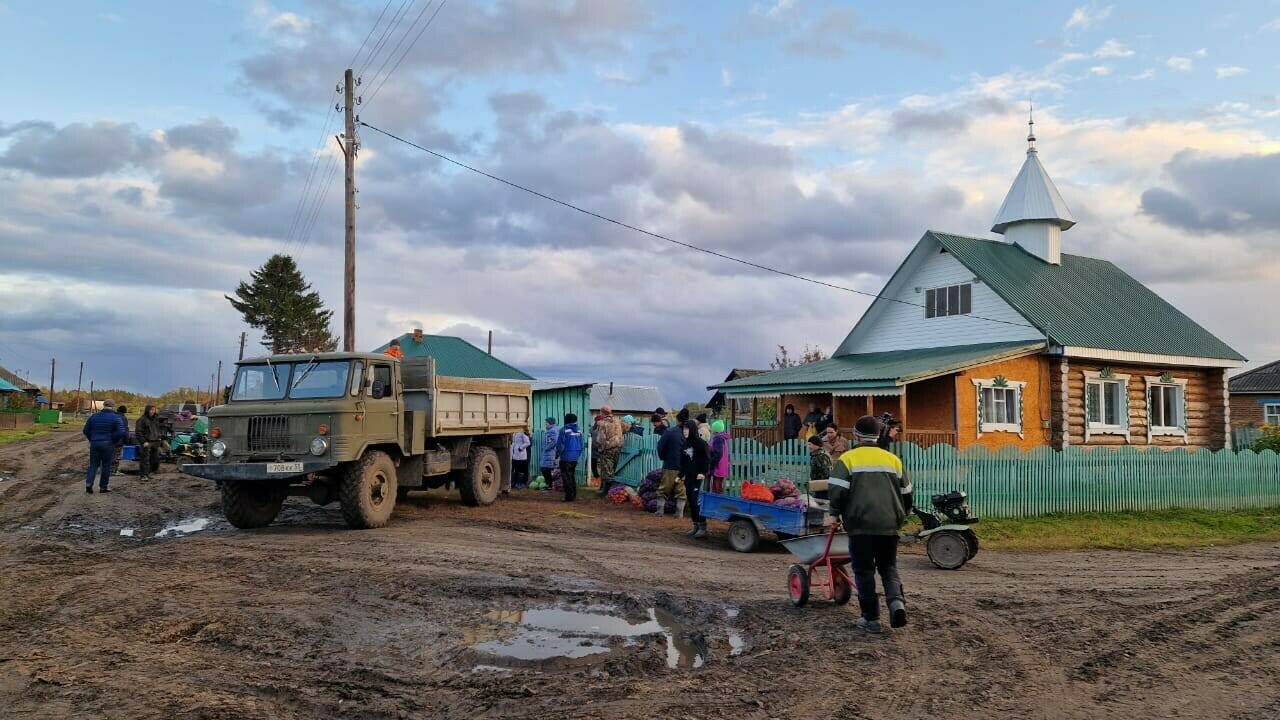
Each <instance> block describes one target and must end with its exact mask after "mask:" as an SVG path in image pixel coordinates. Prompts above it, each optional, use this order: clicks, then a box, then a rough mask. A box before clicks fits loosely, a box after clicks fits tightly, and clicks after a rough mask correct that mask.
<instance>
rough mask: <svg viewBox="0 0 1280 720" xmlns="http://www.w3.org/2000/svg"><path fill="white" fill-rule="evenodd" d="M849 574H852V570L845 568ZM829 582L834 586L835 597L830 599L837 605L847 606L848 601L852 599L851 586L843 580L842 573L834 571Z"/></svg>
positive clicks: (837, 570)
mask: <svg viewBox="0 0 1280 720" xmlns="http://www.w3.org/2000/svg"><path fill="white" fill-rule="evenodd" d="M847 569H848V571H849V572H853V569H852V568H847ZM831 582H832V583H833V584H834V585H835V597H833V598H831V600H832V601H833V602H835V604H837V605H848V604H849V600H851V599H852V598H853V585H852V584H851V583H850V582H849V581H848V580H846V579H845V576H844V573H842V572H840V571H839V568H837V569H836V572H834V573H832V576H831Z"/></svg>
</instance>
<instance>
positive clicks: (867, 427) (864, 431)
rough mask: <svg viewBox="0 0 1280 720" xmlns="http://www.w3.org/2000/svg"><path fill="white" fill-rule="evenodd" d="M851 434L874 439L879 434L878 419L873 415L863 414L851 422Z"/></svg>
mask: <svg viewBox="0 0 1280 720" xmlns="http://www.w3.org/2000/svg"><path fill="white" fill-rule="evenodd" d="M853 434H854V435H857V436H858V437H859V438H865V439H867V440H874V439H876V438H877V437H879V436H880V421H879V420H878V419H876V417H875V416H874V415H863V416H862V417H860V418H858V422H856V423H854V424H853Z"/></svg>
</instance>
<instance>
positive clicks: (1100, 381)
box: [1081, 370, 1131, 442]
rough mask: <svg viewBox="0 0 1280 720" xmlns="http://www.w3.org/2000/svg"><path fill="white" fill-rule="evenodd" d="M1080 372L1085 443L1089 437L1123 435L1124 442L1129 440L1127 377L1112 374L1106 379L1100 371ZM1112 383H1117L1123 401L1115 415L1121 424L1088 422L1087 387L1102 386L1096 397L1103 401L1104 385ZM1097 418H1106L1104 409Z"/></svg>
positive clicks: (1104, 395)
mask: <svg viewBox="0 0 1280 720" xmlns="http://www.w3.org/2000/svg"><path fill="white" fill-rule="evenodd" d="M1082 372H1083V373H1084V396H1083V398H1082V400H1081V402H1082V403H1083V404H1084V407H1083V408H1081V409H1082V410H1084V440H1085V442H1088V441H1089V436H1090V435H1123V436H1124V439H1125V442H1128V441H1129V440H1130V439H1131V438H1130V432H1129V426H1130V422H1129V376H1128V375H1124V374H1121V373H1112V374H1111V375H1109V376H1107V377H1103V376H1102V371H1100V370H1084V371H1082ZM1112 382H1114V383H1119V384H1120V387H1121V392H1120V397H1121V398H1123V399H1124V407H1123V408H1122V409H1121V411H1119V412H1117V415H1118V416H1119V417H1120V418H1121V419H1122V421H1123V422H1122V423H1121V424H1119V425H1109V424H1107V423H1106V422H1093V421H1091V420H1089V386H1090V385H1101V386H1103V390H1102V391H1101V392H1099V393H1098V397H1099V398H1103V399H1105V397H1106V391H1105V387H1106V383H1112ZM1099 417H1106V412H1105V409H1104V411H1103V412H1101V413H1099Z"/></svg>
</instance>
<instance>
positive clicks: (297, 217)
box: [285, 104, 337, 252]
mask: <svg viewBox="0 0 1280 720" xmlns="http://www.w3.org/2000/svg"><path fill="white" fill-rule="evenodd" d="M325 108H326V110H325V111H326V113H328V105H327V104H326V106H325ZM335 117H337V113H336V112H334V113H332V114H328V115H327V117H326V118H325V123H324V127H323V128H321V130H320V141H319V142H318V143H317V144H316V149H315V151H314V152H313V153H312V154H311V165H310V167H309V168H308V170H307V179H306V181H305V182H304V183H303V185H302V193H301V194H300V195H299V196H298V207H297V208H296V209H294V211H293V221H292V222H291V223H290V224H289V233H288V234H287V235H286V236H285V252H288V251H289V248H290V246H291V245H294V244H295V243H296V242H297V240H298V235H297V234H296V233H297V231H298V230H299V225H298V223H299V222H300V221H302V219H303V218H304V217H306V208H307V207H309V206H310V204H311V201H310V200H308V196H309V194H310V192H311V187H312V183H313V182H314V181H315V176H316V167H317V166H318V165H319V163H320V154H321V152H322V151H323V150H324V146H325V143H327V142H328V140H329V130H330V127H331V126H332V125H333V119H334V118H335ZM303 227H305V223H304V225H303Z"/></svg>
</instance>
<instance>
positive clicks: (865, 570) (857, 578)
mask: <svg viewBox="0 0 1280 720" xmlns="http://www.w3.org/2000/svg"><path fill="white" fill-rule="evenodd" d="M853 434H854V437H855V438H856V439H857V441H858V444H857V446H856V447H854V448H853V449H852V450H849V451H848V452H846V453H844V454H843V455H841V456H840V458H839V459H838V460H837V461H836V462H835V463H834V467H833V468H832V469H831V480H830V486H829V487H830V493H831V512H832V513H833V514H838V515H839V516H840V518H841V520H842V521H843V523H844V529H845V532H847V533H849V557H850V559H851V561H852V563H853V579H854V582H855V584H856V585H857V587H858V605H859V606H860V608H861V609H862V616H861V617H859V618H858V622H857V627H858V628H859V629H860V630H865V631H866V632H873V633H878V632H881V631H882V628H881V627H880V604H879V602H877V598H876V573H877V572H879V573H880V581H881V583H883V584H884V598H885V603H886V604H887V605H888V606H889V625H890V626H892V627H895V628H899V627H902V626H904V625H906V624H907V604H906V599H905V598H903V596H902V581H901V580H899V579H898V529H899V528H901V527H902V524H903V523H904V522H906V519H907V514H908V513H910V512H911V500H912V487H911V481H910V480H908V479H907V474H906V472H905V471H903V469H902V460H900V459H898V456H897V455H894V454H893V453H891V452H889V451H888V450H882V449H881V448H879V447H877V446H876V439H877V438H878V437H879V436H880V421H879V420H877V419H876V418H874V417H872V416H870V415H865V416H863V417H861V418H858V422H857V423H856V424H854V426H853Z"/></svg>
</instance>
